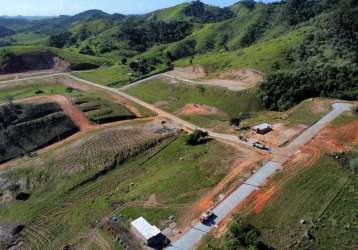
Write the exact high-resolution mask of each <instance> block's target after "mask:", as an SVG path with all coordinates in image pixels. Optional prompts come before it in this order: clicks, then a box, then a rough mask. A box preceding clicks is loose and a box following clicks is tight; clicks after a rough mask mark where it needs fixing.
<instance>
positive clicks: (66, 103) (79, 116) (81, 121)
mask: <svg viewBox="0 0 358 250" xmlns="http://www.w3.org/2000/svg"><path fill="white" fill-rule="evenodd" d="M20 102H21V103H31V102H37V103H42V102H56V103H58V104H59V105H60V107H61V109H62V110H63V111H64V112H65V113H66V114H67V115H68V116H69V117H70V118H71V120H72V121H73V122H74V123H75V124H76V125H77V126H78V127H79V128H80V131H82V132H83V131H89V130H90V129H92V128H93V127H94V125H93V124H91V123H90V122H89V121H88V119H87V118H86V116H85V115H84V114H83V113H82V112H81V111H79V110H78V109H77V108H76V107H75V106H74V105H73V104H72V102H71V101H70V100H69V99H68V98H66V97H65V96H62V95H52V96H35V97H30V98H26V99H22V100H20Z"/></svg>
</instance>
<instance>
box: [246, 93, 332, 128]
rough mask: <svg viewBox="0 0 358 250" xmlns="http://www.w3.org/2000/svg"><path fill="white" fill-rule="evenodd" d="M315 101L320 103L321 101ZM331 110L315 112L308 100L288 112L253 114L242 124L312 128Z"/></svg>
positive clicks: (260, 112)
mask: <svg viewBox="0 0 358 250" xmlns="http://www.w3.org/2000/svg"><path fill="white" fill-rule="evenodd" d="M315 101H316V102H320V99H317V100H315ZM331 109H332V108H331V107H329V108H328V110H315V108H314V102H312V101H309V100H306V101H303V102H301V103H300V104H298V105H296V106H295V107H293V108H292V109H290V110H288V111H286V112H275V111H269V110H265V111H259V112H257V113H255V114H252V116H250V117H249V118H248V119H245V120H244V121H243V122H242V126H243V127H245V126H249V127H251V126H253V125H257V124H259V123H264V122H266V123H271V124H274V123H283V124H284V125H285V126H287V127H294V126H297V125H301V124H303V125H306V126H311V125H313V124H314V123H316V122H317V121H318V120H319V119H321V118H322V117H323V116H324V115H325V114H326V113H327V112H328V111H330V110H331Z"/></svg>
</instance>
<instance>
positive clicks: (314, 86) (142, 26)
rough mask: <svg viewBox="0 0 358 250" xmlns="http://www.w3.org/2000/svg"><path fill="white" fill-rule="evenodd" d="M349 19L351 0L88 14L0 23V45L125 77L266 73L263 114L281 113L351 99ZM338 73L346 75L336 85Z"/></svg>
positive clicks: (352, 28) (353, 60)
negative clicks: (193, 68) (306, 102)
mask: <svg viewBox="0 0 358 250" xmlns="http://www.w3.org/2000/svg"><path fill="white" fill-rule="evenodd" d="M357 13H358V11H357V3H356V1H352V0H324V1H309V0H303V1H302V0H289V1H282V2H276V3H268V4H265V3H257V2H255V1H253V0H242V1H239V2H238V3H236V4H234V5H232V6H229V7H227V8H219V7H215V6H210V5H207V4H204V3H202V2H200V1H195V2H191V3H183V4H179V5H176V6H173V7H170V8H166V9H162V10H158V11H154V12H152V13H149V14H145V15H129V16H124V15H120V14H114V15H110V14H107V13H104V12H102V11H98V10H90V11H86V12H83V13H80V14H78V15H75V16H60V17H58V18H52V19H48V20H37V21H26V20H17V21H16V20H4V19H1V18H0V26H3V27H5V28H7V29H11V30H13V31H14V32H16V34H15V35H12V36H7V37H4V38H2V39H0V45H1V44H3V46H4V45H9V44H19V43H24V40H26V38H31V39H29V41H31V40H32V41H33V43H34V44H37V45H38V44H42V45H43V44H44V41H46V40H47V42H45V44H47V45H49V46H50V47H56V48H57V49H51V50H52V51H53V52H52V53H56V54H61V55H62V57H65V56H66V57H67V59H68V60H69V61H70V62H71V63H73V61H75V64H78V63H79V62H78V61H80V64H81V63H85V61H86V60H88V61H90V62H89V63H90V64H92V63H93V61H98V60H99V61H101V63H100V64H103V63H104V62H105V61H106V60H109V61H110V62H113V63H115V64H118V65H120V66H122V67H123V68H125V67H127V68H128V70H127V72H131V74H133V76H134V78H140V77H143V76H145V75H148V74H151V73H153V72H158V71H160V70H162V69H165V68H171V66H172V65H176V66H185V65H190V64H193V63H194V64H201V65H204V66H205V67H206V69H207V71H208V72H209V73H210V72H215V71H219V70H223V69H230V68H241V67H250V68H255V69H258V70H260V71H262V72H264V73H265V74H266V81H265V82H264V83H263V84H262V85H261V88H260V89H259V93H260V96H261V98H262V102H263V103H264V105H265V106H266V107H267V108H270V109H287V108H289V107H291V106H292V105H294V104H296V103H298V102H300V101H302V100H303V99H305V98H309V97H315V96H328V97H334V98H344V99H349V100H352V99H357V98H358V97H357V91H356V89H357V84H356V82H357V74H356V73H355V72H356V71H357V61H358V60H357V58H358V56H357V45H356V44H357V43H356V41H357V38H358V31H357V29H356V27H357V26H358V25H357V21H356V20H357V19H356V18H355V17H356V16H357ZM45 23H46V25H45ZM25 28H26V29H25ZM25 30H26V32H27V33H26V34H27V35H25V34H24V32H25ZM33 34H36V36H35V35H33ZM26 44H27V45H29V44H28V43H26ZM30 45H31V42H30ZM69 51H71V52H69ZM81 54H82V55H85V56H81ZM99 58H106V59H99ZM96 65H98V64H96ZM74 68H76V69H77V68H81V67H74ZM311 69H315V71H314V73H312V74H309V73H307V72H308V71H310V70H311ZM345 72H351V74H345V75H344V77H341V75H342V74H344V73H345ZM303 76H304V77H303ZM121 79H123V77H121ZM337 79H340V80H339V82H338V81H337ZM116 80H117V79H113V81H116ZM118 80H119V79H118ZM292 81H294V83H295V84H290V85H289V86H286V85H288V83H289V82H292ZM303 86H304V87H303ZM288 87H289V88H288ZM287 89H288V91H286V90H287ZM282 90H285V92H284V93H283V92H282ZM267 96H269V98H268V97H267ZM292 96H295V97H294V98H293V97H292Z"/></svg>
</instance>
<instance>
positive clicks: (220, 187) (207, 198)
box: [180, 160, 255, 228]
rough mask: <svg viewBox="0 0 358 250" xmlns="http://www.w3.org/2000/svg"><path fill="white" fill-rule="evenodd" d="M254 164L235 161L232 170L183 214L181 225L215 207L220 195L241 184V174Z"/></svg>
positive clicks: (184, 225)
mask: <svg viewBox="0 0 358 250" xmlns="http://www.w3.org/2000/svg"><path fill="white" fill-rule="evenodd" d="M254 166H255V162H253V161H251V160H237V161H235V162H234V164H233V169H232V171H231V172H230V173H229V174H227V175H226V177H225V178H224V179H222V180H221V181H220V182H219V183H218V184H217V185H216V186H215V187H214V188H213V189H211V190H210V191H208V192H207V193H206V194H205V195H204V196H203V197H202V198H201V199H200V200H199V201H197V202H196V203H195V204H194V205H193V207H192V208H190V209H189V210H188V211H187V212H186V213H185V215H184V216H182V217H183V218H185V219H184V220H183V221H181V222H180V227H181V228H185V227H186V225H189V224H190V223H191V221H190V220H191V219H195V218H197V217H198V216H199V215H200V214H201V213H202V212H203V211H206V210H207V209H209V208H211V207H213V206H214V205H215V203H216V202H217V201H216V200H217V199H218V198H219V199H220V198H221V197H220V196H222V198H223V197H226V196H227V195H229V194H230V193H231V192H232V191H233V190H235V187H237V185H239V181H240V180H239V176H240V175H242V174H245V173H247V172H250V171H252V170H253V168H254Z"/></svg>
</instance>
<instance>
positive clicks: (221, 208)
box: [166, 103, 352, 250]
mask: <svg viewBox="0 0 358 250" xmlns="http://www.w3.org/2000/svg"><path fill="white" fill-rule="evenodd" d="M351 107H352V105H350V104H347V103H336V104H333V110H332V111H331V112H329V113H328V114H326V115H325V116H324V117H323V118H322V119H321V120H320V121H318V122H317V123H316V124H314V125H313V126H312V127H310V128H309V129H307V130H306V131H305V132H304V133H302V134H301V135H300V136H299V137H297V138H296V139H295V140H294V141H293V142H292V143H291V144H290V145H288V147H287V149H286V153H287V155H286V156H285V157H283V158H281V160H282V161H281V162H273V161H270V162H268V163H266V164H264V165H263V166H262V167H261V168H260V169H259V170H258V171H257V172H256V173H255V174H254V175H252V176H251V177H250V178H249V179H248V180H247V181H246V182H245V183H243V184H242V185H241V186H239V187H238V188H237V189H236V190H235V191H234V192H233V193H231V194H230V195H229V196H228V197H226V198H225V199H224V200H223V201H222V202H220V203H219V205H217V206H216V207H215V208H214V210H213V212H214V215H215V216H216V218H215V220H214V221H213V223H211V224H210V225H203V224H202V223H197V224H196V225H194V226H192V227H191V228H190V229H189V230H188V231H187V232H185V233H184V234H183V235H182V236H181V237H180V238H179V239H178V240H177V241H176V242H174V243H173V244H172V245H171V246H169V247H167V248H166V249H167V250H175V249H180V250H191V249H194V248H195V246H196V245H197V244H198V243H199V242H200V240H201V239H202V238H203V237H204V236H205V235H206V234H207V233H208V232H209V231H210V230H211V229H213V228H214V227H215V226H216V225H217V224H218V223H219V222H220V221H222V220H223V219H224V218H225V217H226V216H228V215H229V214H230V213H231V211H232V210H233V209H234V208H235V207H237V206H238V205H239V204H240V203H241V202H242V201H244V200H245V199H246V198H247V197H248V196H249V195H250V194H251V193H252V192H254V191H255V190H257V189H258V188H260V186H263V185H264V184H265V183H266V181H267V179H268V178H269V177H270V176H271V175H273V174H274V173H275V172H276V170H278V169H279V168H280V167H281V165H282V162H284V161H285V160H287V159H288V158H289V156H290V155H292V154H294V153H295V152H296V151H297V150H298V149H299V148H300V147H301V146H303V145H304V144H305V143H307V142H308V141H309V140H311V139H312V138H313V137H314V135H316V134H317V133H318V132H319V131H320V130H321V129H322V128H323V127H324V126H325V125H327V124H328V123H329V122H331V121H333V120H334V119H335V118H336V117H338V116H339V115H340V114H341V113H343V112H345V111H347V110H349V109H350V108H351Z"/></svg>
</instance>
